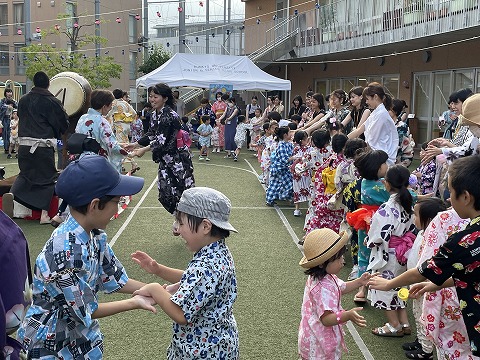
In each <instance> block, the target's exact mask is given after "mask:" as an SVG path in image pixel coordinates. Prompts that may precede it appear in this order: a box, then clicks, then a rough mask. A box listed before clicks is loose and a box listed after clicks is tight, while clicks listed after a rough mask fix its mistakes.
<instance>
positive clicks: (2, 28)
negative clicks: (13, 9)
mask: <svg viewBox="0 0 480 360" xmlns="http://www.w3.org/2000/svg"><path fill="white" fill-rule="evenodd" d="M7 24H8V5H7V4H4V5H0V32H1V33H2V35H8V26H7Z"/></svg>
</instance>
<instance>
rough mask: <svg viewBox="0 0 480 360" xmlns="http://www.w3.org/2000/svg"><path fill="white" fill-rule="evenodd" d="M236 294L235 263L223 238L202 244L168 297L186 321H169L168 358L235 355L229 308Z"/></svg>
mask: <svg viewBox="0 0 480 360" xmlns="http://www.w3.org/2000/svg"><path fill="white" fill-rule="evenodd" d="M236 298H237V279H236V275H235V265H234V262H233V258H232V254H231V253H230V250H229V249H228V247H227V245H226V244H225V240H224V239H221V240H218V241H217V242H214V243H212V244H209V245H207V246H204V247H203V248H201V249H200V250H199V251H198V252H197V253H195V255H194V256H193V259H192V260H191V261H190V263H189V264H188V267H187V269H186V270H185V271H184V273H183V275H182V279H181V280H180V287H179V289H178V290H177V292H176V293H175V294H173V295H172V296H171V298H170V299H171V300H172V301H173V302H174V303H175V304H177V305H178V306H180V308H181V309H182V311H183V314H184V316H185V318H186V319H187V321H188V323H187V325H180V324H177V323H173V337H172V342H171V344H170V346H169V348H168V350H167V352H168V359H169V360H188V359H207V358H208V359H229V360H233V359H238V357H239V349H238V330H237V323H236V321H235V317H234V316H233V312H232V307H233V304H234V302H235V299H236Z"/></svg>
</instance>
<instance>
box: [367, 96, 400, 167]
mask: <svg viewBox="0 0 480 360" xmlns="http://www.w3.org/2000/svg"><path fill="white" fill-rule="evenodd" d="M365 141H366V142H367V144H368V145H370V147H371V148H372V149H374V150H383V151H385V152H386V153H387V154H388V160H387V164H388V165H393V164H395V160H396V158H397V151H398V132H397V128H396V126H395V123H394V122H393V119H392V118H391V116H390V114H389V113H388V111H387V109H385V106H384V105H383V104H380V105H378V106H377V108H376V109H375V110H373V111H372V113H371V114H370V116H369V117H368V119H367V120H366V121H365Z"/></svg>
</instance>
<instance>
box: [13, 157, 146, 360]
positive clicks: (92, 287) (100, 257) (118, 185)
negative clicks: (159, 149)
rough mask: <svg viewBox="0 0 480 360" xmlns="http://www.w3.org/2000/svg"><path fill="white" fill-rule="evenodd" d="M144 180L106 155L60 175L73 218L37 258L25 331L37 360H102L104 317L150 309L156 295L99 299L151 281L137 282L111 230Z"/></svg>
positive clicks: (23, 335) (21, 335)
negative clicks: (125, 199) (125, 198)
mask: <svg viewBox="0 0 480 360" xmlns="http://www.w3.org/2000/svg"><path fill="white" fill-rule="evenodd" d="M143 184H144V179H142V178H137V177H133V176H124V175H120V174H119V173H118V172H117V171H116V170H115V169H114V168H113V167H112V166H111V165H110V164H109V163H108V161H107V160H106V159H105V158H103V157H101V156H98V155H84V156H82V157H80V158H79V159H78V160H75V161H73V162H72V163H70V165H68V166H67V168H66V169H65V170H64V171H63V172H62V173H61V174H60V176H59V178H58V182H57V184H56V187H55V191H56V193H57V195H58V196H59V197H61V198H63V199H64V200H65V201H67V202H68V204H69V206H70V216H69V217H68V218H67V219H66V220H65V221H64V222H63V223H62V224H61V225H60V226H59V227H58V228H57V229H56V230H55V231H54V232H53V234H52V236H51V237H50V239H49V240H48V241H47V243H46V244H45V246H44V248H43V249H42V251H41V252H40V254H39V255H38V257H37V260H36V262H35V275H34V281H33V302H32V305H31V307H30V308H29V309H28V311H27V314H26V316H25V319H24V321H23V323H22V325H21V327H20V329H19V331H18V337H19V339H20V340H21V341H23V344H24V346H25V348H26V349H27V351H28V358H29V359H58V358H61V359H101V358H102V356H103V340H102V339H103V335H102V333H101V332H100V328H99V323H98V320H97V319H98V318H101V317H105V316H109V315H113V314H116V313H119V312H123V311H127V310H133V309H144V310H149V311H152V312H155V308H154V307H153V304H155V302H154V301H153V299H151V298H147V297H144V296H134V297H131V298H129V299H126V300H120V301H113V302H107V303H99V302H98V297H97V292H98V291H100V290H101V291H103V292H105V293H112V292H116V291H118V292H121V293H127V294H131V293H133V292H134V291H135V290H137V289H140V288H141V287H142V286H143V285H145V284H143V283H141V282H139V281H136V280H133V279H129V278H128V276H127V274H126V272H125V270H124V268H123V266H122V264H121V263H120V261H118V259H117V258H116V257H115V254H114V253H113V251H112V249H111V247H110V246H109V244H108V243H107V234H106V233H105V231H104V230H102V229H105V227H106V226H107V224H108V223H109V221H110V218H111V217H112V216H113V215H114V214H115V213H116V211H117V206H118V201H119V199H120V196H121V195H133V194H136V193H138V192H139V191H140V190H141V189H142V187H143Z"/></svg>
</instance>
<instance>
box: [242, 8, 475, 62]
mask: <svg viewBox="0 0 480 360" xmlns="http://www.w3.org/2000/svg"><path fill="white" fill-rule="evenodd" d="M374 4H375V6H373V5H374ZM285 24H288V25H285ZM257 26H260V27H262V26H263V27H266V26H270V27H269V28H267V29H265V31H262V29H260V27H259V28H258V29H255V25H253V26H252V27H253V28H254V30H251V34H246V39H247V43H246V44H245V45H246V48H247V49H257V50H255V51H249V52H250V54H251V55H253V58H255V57H256V54H258V53H261V52H263V53H265V52H266V51H268V50H272V49H273V48H274V47H273V46H272V45H275V41H277V42H278V41H279V40H282V39H285V38H287V37H292V36H295V45H294V50H295V52H296V54H295V55H296V56H298V57H307V56H312V55H318V54H329V53H336V52H342V51H349V50H355V49H363V48H365V47H374V46H379V45H384V44H387V43H395V42H403V41H407V40H413V39H416V38H420V37H427V36H433V35H438V34H442V33H448V32H453V31H456V30H462V29H467V28H471V27H476V26H480V13H479V1H478V0H383V1H375V0H365V1H362V2H358V1H357V2H354V1H350V0H337V1H336V2H334V3H332V4H329V5H324V6H319V7H318V8H315V9H312V10H310V11H307V12H304V13H300V14H298V15H292V16H290V17H289V18H288V19H286V20H284V21H283V22H282V25H281V26H279V25H278V24H277V23H275V22H273V23H272V22H269V23H268V24H261V23H260V24H257ZM273 34H274V35H276V37H277V38H276V39H277V40H272V35H273ZM250 35H252V36H250ZM280 58H281V56H277V57H276V59H280Z"/></svg>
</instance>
